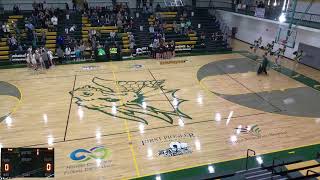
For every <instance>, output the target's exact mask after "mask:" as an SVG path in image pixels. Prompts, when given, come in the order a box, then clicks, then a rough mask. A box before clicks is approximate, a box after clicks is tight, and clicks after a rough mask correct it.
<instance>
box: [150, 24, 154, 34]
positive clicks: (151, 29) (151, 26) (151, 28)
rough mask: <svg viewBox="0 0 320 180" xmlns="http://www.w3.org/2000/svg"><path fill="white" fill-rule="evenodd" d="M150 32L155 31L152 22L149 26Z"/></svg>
mask: <svg viewBox="0 0 320 180" xmlns="http://www.w3.org/2000/svg"><path fill="white" fill-rule="evenodd" d="M149 33H154V26H153V25H152V24H151V25H150V27H149Z"/></svg>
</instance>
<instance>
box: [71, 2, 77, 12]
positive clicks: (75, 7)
mask: <svg viewBox="0 0 320 180" xmlns="http://www.w3.org/2000/svg"><path fill="white" fill-rule="evenodd" d="M72 8H73V10H77V1H76V0H72Z"/></svg>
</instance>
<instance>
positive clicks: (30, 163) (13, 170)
mask: <svg viewBox="0 0 320 180" xmlns="http://www.w3.org/2000/svg"><path fill="white" fill-rule="evenodd" d="M15 177H54V149H53V148H1V178H15Z"/></svg>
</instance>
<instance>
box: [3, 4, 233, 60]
mask: <svg viewBox="0 0 320 180" xmlns="http://www.w3.org/2000/svg"><path fill="white" fill-rule="evenodd" d="M188 14H189V17H188V19H190V20H191V23H192V29H193V31H192V32H191V33H187V34H181V33H180V32H178V33H176V32H175V31H174V28H173V23H174V22H176V23H177V24H180V22H181V21H180V16H181V11H178V10H163V11H162V12H160V13H159V16H160V17H161V18H162V19H163V22H166V25H165V37H166V41H167V42H170V41H175V44H176V51H177V52H185V51H189V52H190V51H191V52H197V51H199V52H200V51H201V52H203V51H210V52H215V51H224V50H230V49H229V48H228V47H227V45H226V42H225V41H223V40H222V39H219V40H218V41H215V42H212V41H211V40H210V35H211V33H212V32H217V31H220V30H219V24H217V23H215V22H214V21H213V19H214V17H212V16H211V15H210V14H209V13H208V11H207V10H195V13H194V16H193V17H191V16H190V14H191V11H188ZM30 16H31V13H30V12H22V14H21V15H18V16H17V15H10V14H6V15H4V16H3V17H2V20H5V22H7V23H8V24H9V25H11V24H12V22H15V23H16V24H17V26H18V27H19V29H20V35H21V44H22V45H23V50H24V51H23V52H18V51H15V52H13V51H10V48H9V46H8V44H7V38H6V37H5V36H4V34H1V41H0V62H4V61H5V62H9V60H10V58H11V59H13V61H21V60H22V59H23V57H24V54H25V52H26V49H27V48H28V47H29V46H31V45H32V42H30V41H29V40H28V39H27V38H26V32H25V27H24V25H25V21H24V19H25V18H28V17H30ZM154 21H155V16H154V15H151V14H148V15H145V14H140V17H139V18H134V26H133V28H132V32H133V34H134V36H135V44H136V47H137V48H139V49H143V51H144V52H146V51H147V47H148V46H149V44H150V43H151V42H152V39H153V34H151V33H149V26H150V25H151V24H154ZM198 24H201V27H200V28H198ZM71 25H75V26H76V30H75V31H74V32H72V33H71V32H69V33H68V34H66V32H65V29H66V28H70V26H71ZM140 26H142V27H143V30H142V31H141V30H140ZM91 29H95V30H97V31H99V32H100V33H101V38H100V44H101V45H104V43H105V41H106V39H108V38H109V37H110V32H116V38H115V42H116V44H117V45H119V46H120V48H121V53H122V56H129V55H131V50H130V44H129V37H128V34H127V33H126V32H124V29H119V28H117V27H116V26H93V25H92V23H91V22H90V19H89V18H88V17H85V16H82V14H81V13H80V12H71V13H70V18H69V20H67V19H66V13H65V12H64V11H61V12H60V13H59V14H58V27H57V29H56V31H53V32H52V31H49V30H48V29H40V28H38V29H36V32H37V36H38V42H37V45H38V46H45V47H46V48H48V49H50V50H51V51H52V52H56V48H57V38H58V37H59V36H62V37H64V38H66V37H67V36H68V37H70V38H72V39H75V40H77V41H78V42H80V41H81V40H82V41H88V38H89V37H88V36H89V30H91ZM43 31H45V32H46V41H45V44H44V42H42V41H41V36H42V32H43ZM203 32H205V34H206V39H205V41H204V43H205V47H204V46H203V41H202V40H201V38H200V35H201V33H203ZM11 33H12V34H15V31H14V30H13V28H12V27H11Z"/></svg>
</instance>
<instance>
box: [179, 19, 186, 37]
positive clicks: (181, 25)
mask: <svg viewBox="0 0 320 180" xmlns="http://www.w3.org/2000/svg"><path fill="white" fill-rule="evenodd" d="M185 26H186V24H185V22H184V21H181V22H180V34H181V35H184V34H185V32H186V30H185Z"/></svg>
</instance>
